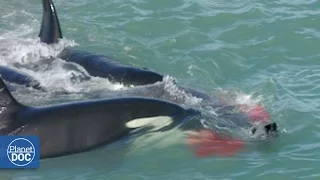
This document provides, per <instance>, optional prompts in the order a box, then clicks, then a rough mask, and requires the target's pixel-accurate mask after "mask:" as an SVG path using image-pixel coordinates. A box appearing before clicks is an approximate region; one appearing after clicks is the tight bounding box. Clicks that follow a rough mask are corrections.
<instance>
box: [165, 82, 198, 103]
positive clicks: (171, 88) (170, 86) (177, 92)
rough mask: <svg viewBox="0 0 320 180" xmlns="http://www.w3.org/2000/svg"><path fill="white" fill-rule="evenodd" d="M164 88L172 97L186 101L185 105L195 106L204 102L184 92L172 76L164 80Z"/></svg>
mask: <svg viewBox="0 0 320 180" xmlns="http://www.w3.org/2000/svg"><path fill="white" fill-rule="evenodd" d="M163 81H164V85H165V86H164V88H165V90H166V91H167V92H168V93H169V94H170V95H171V96H174V97H176V98H179V99H185V104H186V105H190V106H194V105H197V104H199V103H201V102H202V99H201V98H197V97H194V96H192V95H191V94H189V93H186V92H185V91H184V90H182V89H180V88H179V87H178V86H177V85H176V84H175V83H174V81H175V79H174V78H173V77H170V76H165V77H164V78H163Z"/></svg>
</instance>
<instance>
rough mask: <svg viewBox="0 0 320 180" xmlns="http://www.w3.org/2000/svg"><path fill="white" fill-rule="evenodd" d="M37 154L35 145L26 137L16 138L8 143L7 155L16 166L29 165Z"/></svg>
mask: <svg viewBox="0 0 320 180" xmlns="http://www.w3.org/2000/svg"><path fill="white" fill-rule="evenodd" d="M35 155H36V149H35V146H34V145H33V144H32V142H31V141H30V140H28V139H26V138H17V139H14V140H13V141H11V143H10V144H9V145H8V149H7V156H8V159H9V160H10V162H11V163H12V164H14V165H15V166H19V167H23V166H27V165H28V164H30V163H31V162H32V161H33V159H34V157H35Z"/></svg>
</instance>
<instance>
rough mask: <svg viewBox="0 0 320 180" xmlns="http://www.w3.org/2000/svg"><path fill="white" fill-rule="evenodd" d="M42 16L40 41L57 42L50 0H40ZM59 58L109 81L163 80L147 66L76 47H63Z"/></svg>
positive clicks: (58, 32) (56, 22)
mask: <svg viewBox="0 0 320 180" xmlns="http://www.w3.org/2000/svg"><path fill="white" fill-rule="evenodd" d="M42 4H43V16H42V24H41V29H40V33H39V37H40V41H41V42H43V43H46V44H53V43H57V42H58V40H59V39H62V38H63V36H62V32H61V28H60V23H59V20H58V16H57V12H56V9H55V7H54V5H53V3H52V1H51V0H42ZM58 57H59V58H61V59H63V60H65V61H67V62H74V63H77V64H79V65H81V66H82V67H84V68H85V69H86V70H87V72H88V73H89V74H90V75H91V76H98V77H102V78H108V79H109V80H110V81H111V82H121V83H123V84H124V85H144V84H152V83H155V82H159V81H162V80H163V76H162V75H161V74H158V73H156V72H153V71H150V70H148V69H147V68H136V67H132V66H129V65H124V64H121V63H119V62H117V61H114V60H113V59H111V58H110V57H107V56H104V55H97V54H93V53H90V52H86V51H82V50H77V49H70V48H66V49H64V50H63V51H62V52H61V53H60V54H59V55H58Z"/></svg>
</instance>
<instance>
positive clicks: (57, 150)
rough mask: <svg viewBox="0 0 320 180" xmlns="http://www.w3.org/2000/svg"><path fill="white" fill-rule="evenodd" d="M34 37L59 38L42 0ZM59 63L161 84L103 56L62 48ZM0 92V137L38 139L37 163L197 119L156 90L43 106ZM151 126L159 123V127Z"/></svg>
mask: <svg viewBox="0 0 320 180" xmlns="http://www.w3.org/2000/svg"><path fill="white" fill-rule="evenodd" d="M39 36H40V39H41V42H44V43H47V44H52V43H56V42H57V41H58V39H59V38H62V34H61V30H60V25H59V22H58V18H57V15H56V11H55V8H54V5H53V3H52V1H51V0H43V19H42V25H41V31H40V34H39ZM59 58H61V59H64V60H66V61H70V62H75V63H78V64H80V65H81V66H83V67H84V68H85V69H86V70H87V71H88V72H89V74H91V75H92V76H99V77H104V78H108V79H110V80H111V81H114V82H122V83H124V84H130V85H146V86H149V85H152V84H156V83H157V82H161V81H162V80H163V76H162V75H160V74H158V73H155V72H152V71H150V70H147V69H144V68H136V67H132V66H128V65H122V64H120V63H118V62H116V61H114V60H112V59H111V58H108V57H106V56H103V55H95V54H92V53H89V52H85V51H79V50H73V49H65V50H63V51H62V53H61V54H60V55H59ZM13 73H14V72H13ZM155 87H156V86H155ZM181 88H182V87H181ZM0 89H2V91H1V93H0V98H1V101H0V102H1V103H3V104H2V106H3V107H6V108H5V111H4V112H3V113H1V114H0V134H2V135H37V136H39V137H40V145H41V150H40V151H41V158H47V157H56V156H62V155H67V154H73V153H77V152H82V151H86V150H89V149H92V148H94V147H97V146H99V145H103V144H106V143H108V142H113V141H115V140H117V139H118V138H120V137H122V136H124V135H126V134H128V133H129V132H131V130H132V129H136V128H140V127H150V126H151V127H153V126H156V127H157V126H158V128H156V130H165V129H167V128H170V127H173V126H176V125H178V124H181V123H182V122H183V120H184V119H188V117H190V116H195V115H201V112H199V111H198V110H196V109H195V108H184V107H182V106H179V105H177V104H179V103H180V100H177V99H175V97H172V96H166V95H165V94H163V93H162V92H161V90H160V91H159V89H158V88H157V87H156V88H155V89H153V88H149V89H148V88H147V89H148V90H149V91H147V92H148V93H141V92H142V91H136V92H135V91H132V92H129V93H127V95H129V97H122V98H120V97H119V98H111V99H103V100H95V101H85V102H73V103H68V104H60V105H55V106H47V107H28V106H25V105H21V104H20V103H18V102H17V101H16V100H15V99H14V98H13V97H12V95H11V94H10V92H9V91H8V89H7V88H6V87H5V84H4V83H3V82H2V81H0ZM182 89H183V90H186V91H187V92H188V93H191V94H192V95H193V96H196V97H200V98H202V99H205V100H209V101H211V100H212V98H211V97H210V96H208V95H206V94H204V93H201V92H198V91H195V90H189V89H188V88H182ZM157 93H160V94H162V96H161V95H159V94H157ZM134 96H135V97H134ZM164 96H166V97H164ZM155 98H157V99H155ZM159 99H167V100H169V101H165V100H159ZM210 106H211V107H222V106H223V105H221V104H219V103H213V104H211V105H210ZM228 108H231V109H232V108H234V107H228ZM228 108H222V111H221V112H222V116H229V115H230V113H228V112H227V111H228ZM232 114H234V113H232ZM229 117H230V116H229ZM239 117H240V116H237V115H236V116H232V119H233V122H236V123H240V124H239V125H240V126H243V127H247V128H248V127H252V126H253V125H252V124H251V123H250V122H249V120H248V118H247V117H245V118H242V117H241V118H239ZM239 119H241V120H239ZM157 123H160V126H159V125H157ZM161 124H162V125H161ZM196 124H199V122H196ZM200 126H201V124H200ZM193 127H194V126H185V128H184V129H185V130H190V129H192V128H193ZM264 129H265V131H266V132H267V131H269V130H270V129H272V124H270V123H269V124H265V126H264ZM273 130H276V129H275V128H274V129H273Z"/></svg>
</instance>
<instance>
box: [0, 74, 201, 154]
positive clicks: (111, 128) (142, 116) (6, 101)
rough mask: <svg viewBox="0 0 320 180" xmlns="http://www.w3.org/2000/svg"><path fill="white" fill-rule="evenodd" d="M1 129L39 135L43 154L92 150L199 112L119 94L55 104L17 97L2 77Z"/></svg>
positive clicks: (4, 132)
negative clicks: (35, 103)
mask: <svg viewBox="0 0 320 180" xmlns="http://www.w3.org/2000/svg"><path fill="white" fill-rule="evenodd" d="M0 103H1V104H0V105H1V107H3V108H2V112H1V114H0V135H21V136H23V135H35V136H38V137H39V138H40V158H42V159H43V158H52V157H57V156H64V155H68V154H74V153H79V152H84V151H88V150H90V149H93V148H96V147H98V146H101V145H105V144H108V143H111V142H113V141H116V140H117V139H119V138H121V137H123V136H125V135H127V134H128V133H129V132H131V131H132V130H134V129H137V128H138V129H139V128H140V129H141V127H142V129H143V128H145V129H150V128H151V130H152V128H154V127H155V128H156V129H154V131H161V130H167V129H170V128H173V127H175V126H177V125H178V124H180V123H182V121H184V120H187V119H188V117H192V116H195V115H197V114H199V112H197V111H195V110H193V109H186V108H183V107H181V106H179V105H177V104H174V103H170V102H166V101H162V100H157V99H151V98H135V97H127V98H116V99H103V100H95V101H83V102H76V103H67V104H59V105H54V106H44V107H30V106H26V105H23V104H21V103H19V102H18V101H17V100H16V99H15V98H14V97H13V96H12V95H11V94H10V92H9V90H8V89H7V87H6V85H5V83H4V82H3V81H2V79H0Z"/></svg>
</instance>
